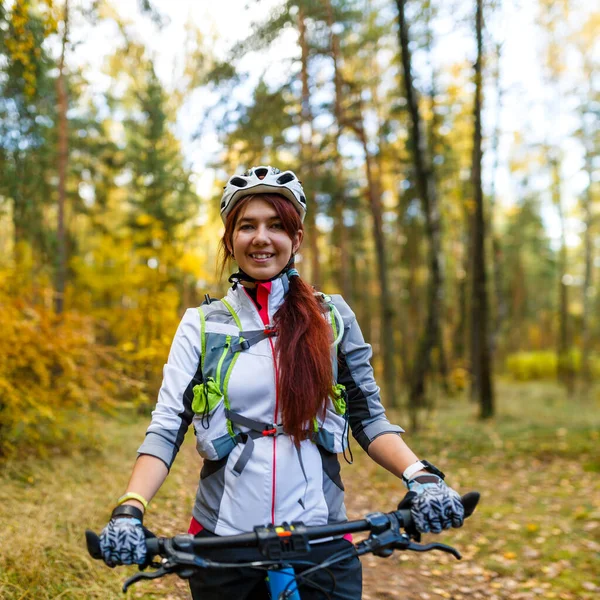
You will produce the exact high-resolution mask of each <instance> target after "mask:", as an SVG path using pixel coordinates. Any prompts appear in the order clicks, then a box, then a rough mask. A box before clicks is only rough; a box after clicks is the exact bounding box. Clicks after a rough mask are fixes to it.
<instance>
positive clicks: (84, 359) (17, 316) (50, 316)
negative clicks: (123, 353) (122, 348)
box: [0, 294, 142, 457]
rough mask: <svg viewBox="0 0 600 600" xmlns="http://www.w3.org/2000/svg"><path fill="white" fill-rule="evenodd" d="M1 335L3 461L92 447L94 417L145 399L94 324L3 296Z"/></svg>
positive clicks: (0, 444) (0, 452) (0, 451)
mask: <svg viewBox="0 0 600 600" xmlns="http://www.w3.org/2000/svg"><path fill="white" fill-rule="evenodd" d="M0 328H1V331H2V336H0V457H2V456H7V455H13V454H16V453H17V452H18V453H22V452H27V451H34V452H36V453H41V454H43V453H47V452H48V451H50V450H53V449H55V448H60V447H66V446H69V445H71V444H76V445H78V446H79V445H85V440H90V439H92V438H93V437H94V432H93V428H92V426H91V425H90V421H89V417H90V415H91V413H92V411H93V410H114V409H116V408H117V407H118V406H124V405H125V403H130V404H131V403H132V402H133V401H134V400H135V399H136V398H137V397H138V395H139V393H140V391H141V387H142V386H141V384H140V383H139V382H138V381H136V380H135V379H133V378H132V377H131V376H130V375H129V374H128V371H129V369H127V368H125V366H124V363H123V362H122V361H121V360H120V357H119V354H118V353H117V351H115V350H114V349H111V348H109V347H107V346H103V345H101V344H98V343H97V341H96V333H95V331H96V327H95V323H94V320H93V319H92V318H91V317H89V316H84V315H81V314H78V313H75V312H67V313H65V314H63V315H62V317H60V318H59V317H57V316H56V315H55V314H54V312H53V311H52V310H51V309H50V308H48V307H45V306H43V305H33V304H31V303H28V302H27V301H25V300H23V299H22V298H12V297H9V296H8V295H6V294H0Z"/></svg>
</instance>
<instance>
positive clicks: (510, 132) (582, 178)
mask: <svg viewBox="0 0 600 600" xmlns="http://www.w3.org/2000/svg"><path fill="white" fill-rule="evenodd" d="M365 2H367V0H365ZM153 4H154V6H155V7H156V8H157V9H158V10H159V11H160V13H161V14H162V15H163V16H164V17H166V18H167V20H168V24H167V25H166V26H165V27H163V29H162V30H159V29H158V28H157V27H156V26H155V25H154V24H153V23H152V22H151V20H150V19H148V18H142V17H140V12H139V2H138V0H120V1H119V2H118V3H115V10H116V13H117V14H118V15H119V16H120V17H121V18H123V19H124V20H126V21H127V22H128V25H127V31H128V34H129V35H131V36H133V38H134V39H138V40H140V41H142V42H143V43H144V45H145V46H146V47H147V48H148V50H149V51H150V55H151V56H152V59H153V61H154V65H155V68H156V71H157V73H158V76H159V77H160V79H161V80H162V81H163V83H164V84H165V86H166V87H167V89H168V90H175V89H176V88H178V86H181V84H182V77H183V75H182V73H183V68H184V64H183V63H184V57H185V54H186V43H187V42H186V35H187V34H186V26H187V24H189V23H191V24H193V26H194V27H196V28H198V29H199V30H200V31H201V32H202V34H203V38H204V39H203V42H204V44H205V45H206V48H207V49H209V50H210V51H211V52H213V53H214V54H215V55H216V56H217V57H218V58H221V59H224V58H226V57H227V54H228V49H229V48H230V47H231V45H232V44H233V43H235V42H237V41H239V40H241V39H243V38H244V37H246V36H247V35H248V34H249V33H250V32H251V25H252V23H253V22H256V21H262V20H265V19H266V17H267V16H268V15H269V13H270V12H271V11H272V10H273V9H274V8H276V7H277V6H278V5H280V4H281V2H280V1H279V0H262V1H261V2H249V1H248V0H219V1H218V2H201V1H193V0H154V3H153ZM373 4H377V2H376V1H375V2H373V1H371V5H373ZM416 4H418V3H414V5H416ZM499 4H501V6H500V8H497V9H496V10H495V13H494V14H493V16H492V17H491V18H490V19H488V22H487V27H488V33H489V34H491V35H488V37H487V44H488V48H487V50H488V52H489V53H490V54H491V53H493V51H494V48H493V44H495V43H498V42H500V43H502V58H501V67H500V68H501V78H502V90H503V98H502V110H501V127H500V129H501V137H500V144H499V161H498V163H499V168H498V170H497V176H496V182H495V184H496V193H497V196H498V200H499V202H500V203H502V204H503V205H505V206H510V205H511V204H512V203H514V202H515V201H516V200H517V199H518V190H517V189H516V188H515V181H514V177H513V178H511V177H510V175H509V171H508V164H509V162H510V161H511V160H515V159H516V160H519V156H518V153H519V149H518V148H517V145H516V143H515V139H516V138H519V139H521V140H525V142H526V143H527V144H530V145H535V144H540V145H541V144H543V143H547V144H551V145H558V146H560V147H561V148H562V152H563V162H562V175H563V194H564V201H565V206H566V208H567V213H568V211H569V207H572V206H574V205H575V203H576V201H577V197H578V196H579V195H580V194H581V193H582V190H583V189H584V188H585V186H586V184H587V175H586V174H585V172H584V170H583V156H584V149H583V147H582V146H581V144H579V143H578V142H577V141H576V140H574V139H573V137H572V136H571V134H572V133H573V131H574V130H575V129H576V128H577V126H578V121H577V116H576V114H575V111H574V106H571V105H569V104H568V102H567V101H564V102H563V105H561V106H559V107H558V112H559V114H560V116H559V118H556V116H554V115H552V114H550V113H551V108H550V107H551V105H552V102H551V101H550V99H551V97H552V96H556V94H557V89H556V87H554V88H551V86H549V85H548V76H547V74H546V73H544V70H543V60H542V57H543V53H544V48H545V44H547V40H545V39H543V37H542V35H541V33H540V29H539V27H537V26H536V19H537V18H538V14H537V11H538V8H539V7H538V3H537V2H529V1H527V0H504V1H503V2H501V3H499ZM576 4H578V6H577V9H578V10H577V11H573V18H574V19H581V20H582V19H583V16H584V15H585V11H586V8H585V5H586V3H585V2H578V3H576ZM590 4H593V3H590ZM247 5H249V6H247ZM381 5H382V9H383V10H386V11H389V10H391V9H392V8H393V5H392V3H389V2H381ZM410 5H411V3H409V7H410ZM414 5H413V6H414ZM473 10H474V3H473V2H470V1H467V0H452V1H451V2H448V3H445V4H444V8H443V9H442V12H441V14H440V16H439V17H438V18H437V19H436V21H435V31H434V35H435V40H434V48H433V58H434V63H435V64H434V66H435V68H436V69H437V70H438V71H439V72H443V71H444V68H445V67H449V66H450V65H452V64H455V63H459V62H467V63H472V62H473V61H474V57H475V43H474V36H473V24H472V23H473ZM589 10H592V9H591V7H589ZM382 18H386V19H387V20H388V21H390V15H383V14H382ZM392 22H393V21H392ZM73 34H74V39H75V40H77V41H79V44H78V45H77V47H76V50H75V52H74V55H73V56H72V57H71V61H72V63H77V64H79V65H81V66H82V67H83V69H84V73H85V76H86V78H87V79H88V80H89V81H91V82H93V86H92V87H93V89H96V90H97V91H98V92H99V94H98V97H99V98H101V97H102V94H101V93H100V92H105V91H106V90H108V89H110V87H111V85H112V82H111V79H110V78H109V77H108V76H106V75H105V74H103V73H102V67H103V61H104V59H105V57H106V56H107V55H109V54H110V53H113V52H114V51H115V50H116V49H117V47H118V46H119V44H121V43H122V42H121V37H120V34H119V32H118V29H117V26H116V24H115V23H114V22H113V21H110V20H102V21H101V22H100V23H99V24H98V25H96V26H95V27H90V25H89V24H82V26H81V27H79V28H74V29H73ZM490 39H492V41H490ZM596 51H598V45H596ZM422 54H423V55H420V54H419V53H415V56H414V63H415V67H414V68H415V72H416V74H417V76H418V77H420V78H424V77H426V76H427V73H428V71H429V69H430V65H429V64H428V63H427V59H426V57H425V55H424V53H422ZM299 56H300V49H299V46H298V44H297V33H296V31H295V30H294V29H293V28H289V29H288V30H287V31H285V32H283V34H282V35H281V36H280V38H279V39H278V40H277V41H276V42H275V43H273V44H272V45H271V47H270V49H269V50H268V51H266V52H251V53H248V54H246V56H245V57H244V58H243V59H242V60H241V61H240V62H239V63H238V64H237V67H238V71H239V72H246V73H248V74H249V77H248V79H247V80H246V82H245V84H244V85H242V86H239V87H238V88H236V90H235V92H234V93H235V95H236V96H237V100H239V101H241V102H244V101H245V100H246V99H247V100H249V99H250V97H251V92H252V89H253V87H254V85H255V84H256V83H257V81H258V80H259V79H260V78H261V77H263V78H264V80H265V81H266V82H267V83H268V84H272V85H276V84H279V83H281V82H282V81H284V80H285V79H286V78H287V77H288V75H289V69H290V64H291V62H292V61H293V60H294V59H299ZM389 58H390V59H391V58H392V57H391V54H390V56H389ZM385 60H386V57H385V55H382V61H385ZM578 60H579V59H578V57H577V56H576V55H575V54H567V55H566V56H565V61H566V72H565V73H563V74H562V76H561V79H560V81H559V82H556V85H557V86H560V91H561V92H562V93H563V94H564V95H568V93H569V92H570V91H572V90H573V89H574V88H576V86H579V85H581V84H582V82H581V68H580V64H578ZM594 60H596V61H597V60H598V57H595V59H594ZM382 67H383V68H384V70H385V64H382ZM312 75H313V76H316V75H317V74H316V73H313V74H312ZM444 76H445V77H447V76H448V71H446V72H445V74H444ZM492 76H493V74H492V73H491V69H490V68H488V69H487V70H486V71H485V72H484V77H485V78H486V86H487V87H486V94H485V98H484V127H485V131H484V173H483V177H484V186H485V188H486V191H489V190H490V187H491V183H492V182H491V180H490V179H491V176H490V174H491V172H492V168H491V167H492V164H493V161H494V156H493V153H492V152H491V151H489V147H490V141H491V137H492V133H493V129H494V126H495V119H496V118H497V112H496V110H495V104H496V91H495V89H494V86H493V81H492ZM441 81H442V85H444V84H445V82H444V81H443V79H442V80H441ZM389 84H390V85H391V86H392V85H397V84H396V83H395V81H394V80H392V79H391V78H390V82H389ZM216 100H217V97H216V95H215V94H213V93H211V92H209V91H208V90H207V89H206V88H201V89H196V90H195V91H194V92H193V93H192V94H191V95H189V96H188V97H187V99H186V100H185V102H184V104H183V106H182V107H181V109H180V110H179V112H178V119H177V130H176V134H177V136H178V137H179V138H180V139H181V140H182V142H183V145H184V151H185V155H186V157H187V160H188V161H189V163H190V165H191V166H192V169H193V172H194V174H195V183H196V186H197V189H198V192H199V193H200V195H202V196H207V195H209V194H210V193H211V191H212V190H213V184H214V181H215V176H217V178H220V179H222V178H223V177H224V176H225V173H216V172H215V170H214V169H213V168H211V167H209V164H218V163H219V153H220V151H221V145H220V143H219V140H218V137H217V135H216V133H215V131H214V123H212V122H210V121H208V122H207V119H206V118H205V117H206V113H207V108H208V107H209V106H211V105H213V104H214V103H215V102H216ZM214 118H218V111H217V112H215V113H214ZM200 131H201V135H194V134H198V132H200ZM354 146H355V144H353V143H347V144H346V146H345V147H344V148H343V151H344V153H345V154H346V155H347V156H348V157H352V155H353V154H354V153H357V154H358V153H360V149H359V148H357V147H354ZM486 149H487V150H488V151H487V152H485V151H486ZM529 184H530V185H531V186H532V187H534V188H535V187H537V188H539V189H540V190H547V189H548V187H549V186H548V181H547V174H545V173H544V174H542V175H540V180H539V181H538V182H536V181H530V182H529ZM543 217H544V220H545V223H546V225H547V228H548V231H549V233H550V235H551V236H552V237H555V238H557V237H558V235H559V233H558V230H559V226H558V217H557V215H556V214H555V210H554V209H553V207H552V203H551V202H548V203H544V208H543ZM579 233H580V220H577V219H573V220H572V221H571V222H570V226H569V228H568V240H567V241H568V243H569V245H575V244H577V243H578V240H579V238H578V234H579Z"/></svg>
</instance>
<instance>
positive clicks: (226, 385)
mask: <svg viewBox="0 0 600 600" xmlns="http://www.w3.org/2000/svg"><path fill="white" fill-rule="evenodd" d="M221 302H222V303H223V305H224V306H225V308H226V309H227V310H228V311H229V313H230V314H231V316H232V317H233V320H234V321H235V324H236V325H237V328H238V329H239V330H240V333H241V332H242V322H241V321H240V318H239V317H238V314H237V313H236V312H235V309H234V308H233V306H231V304H229V302H228V301H227V300H225V298H223V299H222V300H221ZM239 341H240V342H243V341H244V338H243V337H242V336H241V335H240V338H239ZM229 347H231V344H230V343H228V349H229ZM232 352H233V358H232V360H231V362H230V363H229V367H228V368H227V372H226V373H225V380H224V381H223V402H224V403H225V408H226V409H227V410H228V411H229V410H231V405H230V403H229V395H228V393H227V390H228V389H229V379H230V378H231V372H232V371H233V367H234V366H235V363H236V362H237V359H238V358H239V356H240V351H239V350H238V351H237V352H235V351H233V349H232ZM227 431H228V432H229V435H230V436H231V437H235V433H234V431H233V423H232V422H231V419H227Z"/></svg>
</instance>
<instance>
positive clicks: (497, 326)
mask: <svg viewBox="0 0 600 600" xmlns="http://www.w3.org/2000/svg"><path fill="white" fill-rule="evenodd" d="M500 54H501V45H500V44H498V45H497V46H496V72H495V77H494V79H495V86H496V103H497V106H496V126H495V128H494V137H493V139H492V152H493V154H494V165H493V167H492V189H491V192H490V234H491V238H492V256H493V260H494V262H493V268H494V296H495V298H496V315H495V317H496V318H495V319H494V324H493V327H492V337H491V348H490V352H491V355H492V362H493V358H494V357H495V355H496V350H497V347H498V339H499V337H500V333H501V331H502V324H503V323H504V320H505V319H506V315H507V305H506V298H505V295H504V290H503V289H502V280H503V273H502V260H503V257H502V244H501V243H500V236H499V235H498V233H497V231H496V230H495V227H494V224H495V206H496V173H497V172H498V162H499V148H498V147H499V145H500V115H501V110H502V85H501V80H500Z"/></svg>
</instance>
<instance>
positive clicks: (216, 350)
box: [100, 166, 463, 600]
mask: <svg viewBox="0 0 600 600" xmlns="http://www.w3.org/2000/svg"><path fill="white" fill-rule="evenodd" d="M306 210H307V207H306V197H305V194H304V191H303V189H302V185H301V183H300V182H299V181H298V179H297V177H296V176H295V174H294V173H293V172H291V171H286V172H283V173H281V172H280V171H279V170H278V169H276V168H273V167H270V166H269V167H263V166H261V167H255V168H252V169H250V170H249V171H247V172H246V173H244V174H243V175H236V176H233V177H231V178H230V179H229V181H228V183H227V185H226V186H225V190H224V194H223V196H222V199H221V216H222V219H223V222H224V224H225V233H224V235H223V238H222V240H221V250H222V262H221V266H222V268H223V269H224V268H225V266H226V265H227V263H228V262H229V261H230V260H234V261H235V262H236V263H237V266H238V271H237V272H236V273H234V274H233V275H232V276H231V277H230V281H231V282H232V283H233V285H232V287H231V288H230V289H229V291H228V293H227V296H226V297H225V298H223V299H222V300H218V301H217V300H213V301H211V300H210V299H208V301H207V302H206V303H205V304H203V306H201V307H200V308H198V309H188V310H187V312H186V313H185V315H184V317H183V319H182V321H181V324H180V325H179V328H178V330H177V332H176V334H175V338H174V340H173V345H172V347H171V351H170V354H169V358H168V361H167V364H166V365H165V368H164V379H163V383H162V386H161V389H160V392H159V398H158V403H157V405H156V409H155V410H154V412H153V413H152V422H151V424H150V426H149V428H148V431H147V434H146V438H145V441H144V442H143V444H142V445H141V447H140V448H139V451H138V459H137V461H136V463H135V466H134V469H133V473H132V475H131V478H130V481H129V484H128V486H127V490H126V492H125V494H124V495H123V496H122V497H121V498H120V499H119V500H118V504H117V507H116V508H115V509H114V511H113V513H112V516H111V520H110V522H109V524H108V525H107V526H106V527H105V528H104V530H103V532H102V534H101V536H100V547H101V550H102V554H103V558H104V560H105V562H106V563H107V564H108V565H110V566H114V565H117V564H132V563H139V564H141V563H143V562H144V560H145V555H146V545H145V536H144V529H143V527H142V520H143V514H144V511H145V509H146V506H147V503H148V502H149V501H150V500H151V499H152V498H153V497H154V495H155V494H156V492H157V491H158V489H159V488H160V486H161V485H162V483H163V482H164V480H165V478H166V476H167V474H168V472H169V469H170V467H171V465H172V463H173V461H174V459H175V456H176V454H177V452H178V450H179V447H180V445H181V442H182V441H183V438H184V436H185V433H186V431H187V429H188V427H189V425H190V424H193V426H194V430H195V433H196V442H197V448H198V451H199V452H200V454H201V455H202V457H203V458H204V464H203V467H202V472H201V474H200V483H199V486H198V492H197V496H196V501H195V504H194V508H193V511H192V515H193V517H192V521H191V524H190V529H189V531H190V533H193V534H195V535H199V536H215V535H216V536H219V535H231V534H236V533H242V532H245V531H251V530H252V528H253V526H254V525H259V524H265V523H280V522H283V521H287V522H292V521H302V522H304V523H305V524H307V525H322V524H326V523H337V522H343V521H345V520H346V511H345V507H344V491H343V490H344V488H343V484H342V481H341V478H340V465H339V462H338V458H337V454H338V453H340V452H343V451H344V450H345V449H346V447H347V442H348V440H347V437H348V429H350V430H351V431H352V434H353V436H354V438H355V439H356V440H357V441H358V443H359V444H360V445H361V446H362V448H363V449H364V450H365V451H366V452H367V453H368V454H369V456H370V457H371V458H372V459H373V460H375V461H376V462H377V463H378V464H380V465H381V466H383V467H384V468H386V469H387V470H389V471H390V472H392V473H393V474H395V475H397V476H398V477H399V478H401V479H402V480H403V481H404V483H405V485H406V486H407V487H408V489H409V490H410V491H411V492H413V494H412V495H413V496H414V498H413V502H412V508H411V511H412V514H413V518H414V520H415V524H416V526H417V528H418V529H419V530H420V531H422V532H434V533H439V532H440V531H441V530H442V529H446V528H449V527H451V526H453V527H460V526H461V525H462V522H463V507H462V504H461V502H460V497H459V495H458V494H457V493H456V492H455V491H454V490H452V489H451V488H449V487H448V486H446V484H445V483H444V481H443V474H442V473H441V472H440V471H438V470H437V469H436V468H435V467H433V465H431V464H430V463H428V462H427V461H420V460H419V459H418V457H417V455H416V454H415V453H414V452H413V451H412V450H411V449H410V448H409V447H408V446H407V445H406V443H405V442H404V441H403V439H402V437H401V436H400V434H401V433H402V432H403V430H402V429H401V428H400V427H398V426H397V425H392V424H390V422H389V421H388V419H387V418H386V415H385V411H384V408H383V406H382V404H381V401H380V397H379V388H378V387H377V385H376V383H375V380H374V378H373V372H372V368H371V365H370V358H371V348H370V346H369V345H368V344H367V343H366V342H365V341H364V339H363V336H362V333H361V331H360V328H359V326H358V323H357V322H356V317H355V315H354V313H353V312H352V310H351V309H350V307H349V306H348V305H347V304H346V302H345V301H344V300H343V299H342V298H341V297H340V296H331V297H329V296H325V295H323V294H318V293H315V291H314V289H313V288H312V287H311V286H310V285H308V284H307V283H305V282H304V281H303V280H302V279H301V277H300V275H299V273H298V271H297V270H296V268H295V264H294V257H295V255H296V253H297V252H298V249H299V248H300V246H301V243H302V240H303V236H304V229H303V224H302V223H303V220H304V217H305V214H306ZM348 544H350V542H349V541H348V540H345V539H341V540H331V541H329V542H324V543H322V544H318V545H315V546H314V550H313V553H312V554H313V555H312V556H311V560H313V561H315V562H318V561H319V560H322V559H323V558H324V557H326V556H329V555H330V554H332V553H333V552H337V551H338V550H340V549H343V548H347V547H348ZM222 556H223V555H222V554H221V558H222ZM228 558H229V560H241V559H243V558H245V557H244V556H238V555H236V556H234V557H232V556H229V557H228ZM246 558H247V557H246ZM333 574H334V576H335V578H336V592H335V595H334V596H333V597H334V598H336V599H339V600H341V599H348V600H349V599H357V598H360V597H361V586H362V583H361V582H362V576H361V569H360V562H359V561H358V559H357V558H356V557H355V558H352V559H349V560H347V561H344V562H342V563H339V564H338V565H336V566H335V567H334V568H333ZM322 576H323V577H324V578H325V581H327V578H328V575H327V574H326V573H324V574H323V575H322ZM262 578H263V576H262V575H261V574H260V573H259V572H256V571H253V570H250V569H248V570H244V569H240V570H239V571H238V572H231V571H230V570H227V571H225V570H223V571H202V572H199V573H198V574H196V575H194V576H193V577H192V578H191V579H190V587H191V591H192V596H193V597H194V598H202V599H204V600H211V599H217V598H221V597H222V596H223V595H224V594H225V595H227V593H229V592H231V593H235V594H236V596H237V597H239V598H266V597H267V595H266V594H267V592H266V588H265V586H264V583H263V582H262ZM314 593H315V592H314V590H313V591H311V590H306V592H305V591H303V592H302V597H303V600H304V599H305V598H318V597H319V596H318V595H316V596H315V595H314Z"/></svg>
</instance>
